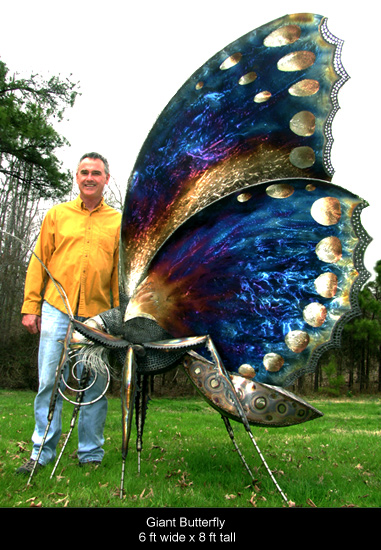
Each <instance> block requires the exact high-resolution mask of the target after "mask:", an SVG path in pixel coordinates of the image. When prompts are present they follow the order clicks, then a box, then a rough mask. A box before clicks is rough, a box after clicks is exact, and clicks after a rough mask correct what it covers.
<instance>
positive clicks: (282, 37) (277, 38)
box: [263, 25, 302, 48]
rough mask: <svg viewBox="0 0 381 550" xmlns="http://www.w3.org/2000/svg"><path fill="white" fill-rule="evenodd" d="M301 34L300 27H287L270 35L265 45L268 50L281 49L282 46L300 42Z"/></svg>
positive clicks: (265, 40)
mask: <svg viewBox="0 0 381 550" xmlns="http://www.w3.org/2000/svg"><path fill="white" fill-rule="evenodd" d="M301 33H302V30H301V28H300V27H299V26H298V25H285V26H284V27H280V28H279V29H276V30H275V31H273V32H272V33H270V34H269V35H268V36H267V37H266V38H265V39H264V41H263V44H264V45H265V46H267V47H268V48H279V47H280V46H287V45H289V44H294V42H296V41H297V40H299V38H300V35H301Z"/></svg>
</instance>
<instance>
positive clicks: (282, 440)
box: [0, 390, 381, 508]
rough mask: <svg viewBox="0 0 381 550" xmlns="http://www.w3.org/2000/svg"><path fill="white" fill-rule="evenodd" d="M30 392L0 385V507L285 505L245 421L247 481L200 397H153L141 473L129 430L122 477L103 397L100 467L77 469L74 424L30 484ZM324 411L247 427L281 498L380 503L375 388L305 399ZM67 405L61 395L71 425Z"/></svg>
mask: <svg viewBox="0 0 381 550" xmlns="http://www.w3.org/2000/svg"><path fill="white" fill-rule="evenodd" d="M33 399H34V394H33V393H31V392H16V391H5V390H2V391H0V422H1V430H0V506H1V507H3V508H5V507H7V508H25V507H43V508H62V507H69V508H72V507H76V508H91V507H107V508H113V507H114V508H120V507H122V508H123V507H127V508H140V507H141V508H150V507H153V508H164V507H171V508H178V507H179V508H180V507H181V508H184V507H185V508H193V507H194V508H208V507H216V508H228V507H229V508H252V507H257V508H274V507H276V508H279V507H283V506H287V505H286V504H285V502H284V501H283V499H282V498H281V496H280V494H279V492H278V491H277V490H276V488H275V486H274V484H273V482H272V480H271V479H270V477H269V475H268V473H267V472H266V471H265V469H264V467H263V466H262V465H261V462H260V459H259V457H258V455H257V453H256V451H255V449H254V448H253V446H252V443H251V442H250V440H249V438H248V436H247V434H246V433H245V431H244V429H243V427H242V425H241V424H238V423H235V422H232V426H233V428H234V430H235V434H236V439H237V441H238V442H239V444H240V446H241V449H242V451H243V453H244V455H245V457H246V459H247V461H248V463H249V464H250V467H251V470H252V471H253V473H254V475H255V476H256V479H257V481H256V483H255V485H254V486H253V485H252V484H251V480H250V478H249V476H248V474H247V472H246V470H245V469H244V468H243V466H242V463H241V461H240V459H239V457H238V455H237V453H236V451H235V450H234V447H233V445H232V443H231V441H230V439H229V437H228V435H227V433H226V430H225V427H224V425H223V422H222V420H221V418H220V416H219V415H218V413H216V412H215V411H214V410H213V409H211V408H210V407H208V405H207V404H206V403H205V402H204V401H202V400H200V399H198V398H189V399H188V398H180V399H167V398H154V399H153V400H152V401H151V402H150V405H149V410H148V416H147V420H146V424H145V428H144V436H143V453H142V465H141V473H140V475H138V474H137V452H136V449H135V430H133V433H132V438H131V442H130V451H129V454H128V458H127V465H126V480H125V496H124V498H123V499H122V500H121V499H120V498H119V486H120V476H121V455H120V444H121V414H120V401H119V399H117V398H110V399H109V414H108V418H107V424H106V429H105V437H106V442H105V451H106V453H105V458H104V460H103V462H102V464H101V465H100V466H99V467H97V468H96V469H87V468H79V467H78V465H77V458H76V444H77V434H76V430H75V431H74V433H73V435H72V437H71V439H70V441H69V444H68V446H67V448H66V450H65V454H64V455H63V457H62V459H61V462H60V464H59V466H58V469H57V471H56V475H55V476H54V477H53V478H52V479H50V473H51V470H52V468H53V465H48V466H46V467H45V468H44V469H43V470H40V471H39V472H37V473H36V475H35V476H34V478H33V480H32V484H31V485H27V484H26V481H27V478H25V477H21V476H16V475H15V473H14V472H15V470H16V468H17V467H18V466H19V465H21V464H22V463H23V461H24V460H27V459H28V458H29V456H30V451H31V442H30V437H31V434H32V431H33V425H34V420H33ZM309 401H310V403H311V404H313V405H314V406H315V407H317V408H318V409H320V410H321V411H322V412H323V413H324V416H323V417H322V418H320V419H317V420H314V421H312V422H307V423H306V424H302V425H299V426H292V427H289V428H274V429H265V428H253V434H254V437H255V439H256V441H257V443H258V445H259V448H260V449H261V451H262V453H263V455H264V457H265V459H266V460H267V463H268V464H269V467H270V468H271V470H272V471H273V473H274V475H275V478H276V480H277V481H278V483H279V485H280V487H281V489H282V491H283V492H284V493H285V494H286V495H287V499H288V500H289V501H290V502H291V503H294V505H295V506H296V507H300V508H302V507H305V508H308V507H319V508H321V507H323V508H340V507H358V508H370V507H380V506H381V474H380V464H381V445H380V435H381V422H380V421H381V407H380V404H381V403H380V398H379V397H367V398H352V399H326V400H323V399H319V400H316V399H309ZM71 412H72V407H71V405H69V404H67V403H65V404H64V416H63V426H64V430H65V429H66V430H68V429H69V424H70V418H71Z"/></svg>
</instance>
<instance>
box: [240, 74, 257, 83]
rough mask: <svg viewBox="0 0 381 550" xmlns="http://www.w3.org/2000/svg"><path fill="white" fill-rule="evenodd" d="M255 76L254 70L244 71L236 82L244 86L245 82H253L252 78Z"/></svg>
mask: <svg viewBox="0 0 381 550" xmlns="http://www.w3.org/2000/svg"><path fill="white" fill-rule="evenodd" d="M256 78H257V73H256V72H254V71H251V72H250V73H246V74H244V75H243V76H241V78H240V79H239V81H238V84H240V86H246V85H247V84H251V83H252V82H254V80H255V79H256Z"/></svg>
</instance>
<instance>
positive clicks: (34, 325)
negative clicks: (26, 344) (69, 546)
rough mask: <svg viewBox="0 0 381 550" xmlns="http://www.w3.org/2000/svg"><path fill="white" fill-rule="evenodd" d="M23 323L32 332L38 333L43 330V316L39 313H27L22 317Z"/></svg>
mask: <svg viewBox="0 0 381 550" xmlns="http://www.w3.org/2000/svg"><path fill="white" fill-rule="evenodd" d="M21 322H22V324H23V325H24V327H25V328H26V329H27V331H28V332H30V333H31V334H37V333H38V332H40V331H41V317H40V316H39V315H31V314H29V313H28V314H26V315H24V316H23V318H22V321H21Z"/></svg>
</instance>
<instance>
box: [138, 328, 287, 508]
mask: <svg viewBox="0 0 381 550" xmlns="http://www.w3.org/2000/svg"><path fill="white" fill-rule="evenodd" d="M144 345H145V347H150V348H152V349H184V350H186V349H189V348H191V349H195V348H197V347H200V346H205V347H206V348H207V350H208V351H209V353H210V355H211V357H212V360H213V365H214V371H215V381H216V383H217V384H218V385H221V386H224V387H225V388H227V389H228V393H229V399H230V400H231V402H232V403H233V404H234V409H235V412H236V415H237V416H238V419H239V420H240V421H241V422H242V424H243V425H244V427H245V429H246V431H247V433H248V435H249V437H250V439H251V442H252V443H253V445H254V447H255V449H256V451H257V453H258V455H259V457H260V459H261V461H262V463H263V465H264V466H265V468H266V470H267V473H268V474H269V476H270V478H271V479H272V481H273V483H274V485H275V487H276V488H277V490H278V491H279V493H280V495H281V497H282V498H283V500H284V501H285V502H286V503H287V502H288V501H287V497H286V496H285V494H284V493H283V491H282V490H281V488H280V487H279V485H278V483H277V481H276V479H275V478H274V476H273V473H272V472H271V470H270V468H269V466H268V464H267V462H266V460H265V459H264V457H263V455H262V453H261V451H260V449H259V447H258V445H257V442H256V441H255V439H254V436H253V433H252V431H251V428H250V424H249V421H248V419H247V416H246V414H245V411H244V409H243V407H242V404H241V401H240V399H239V397H238V395H237V392H236V389H235V387H234V384H233V383H232V381H231V379H230V376H229V373H228V372H227V370H226V368H225V366H224V364H223V362H222V360H221V358H220V356H219V354H218V352H217V349H216V347H215V346H214V344H213V341H212V339H211V338H210V336H208V335H206V336H193V337H189V338H180V339H174V340H167V341H163V342H150V343H149V344H144Z"/></svg>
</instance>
